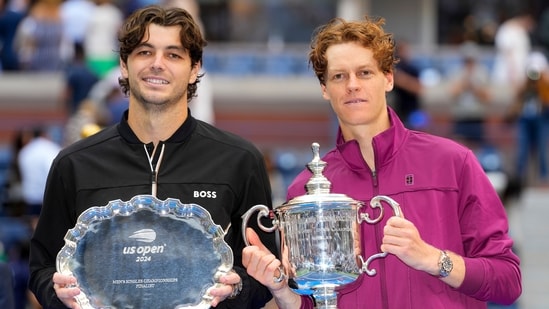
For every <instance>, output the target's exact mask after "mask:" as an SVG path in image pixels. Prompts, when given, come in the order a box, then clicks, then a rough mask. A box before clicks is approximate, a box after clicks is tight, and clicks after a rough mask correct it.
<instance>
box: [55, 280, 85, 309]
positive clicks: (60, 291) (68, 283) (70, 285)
mask: <svg viewBox="0 0 549 309" xmlns="http://www.w3.org/2000/svg"><path fill="white" fill-rule="evenodd" d="M53 289H54V290H55V294H56V295H57V298H59V300H61V301H62V302H63V304H65V306H67V308H71V309H80V305H78V303H77V302H76V299H75V298H74V297H75V296H76V295H78V294H80V289H79V288H78V287H77V282H76V278H75V277H74V276H70V275H63V274H61V273H59V272H56V273H54V274H53Z"/></svg>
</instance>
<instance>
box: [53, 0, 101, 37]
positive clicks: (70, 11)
mask: <svg viewBox="0 0 549 309" xmlns="http://www.w3.org/2000/svg"><path fill="white" fill-rule="evenodd" d="M94 8H95V3H94V2H92V1H91V0H64V1H63V3H62V4H61V19H62V21H63V29H64V31H65V36H66V37H67V38H68V39H69V40H71V42H72V43H76V44H83V43H84V37H85V35H86V31H87V29H88V22H89V19H90V16H91V14H90V13H91V12H93V9H94Z"/></svg>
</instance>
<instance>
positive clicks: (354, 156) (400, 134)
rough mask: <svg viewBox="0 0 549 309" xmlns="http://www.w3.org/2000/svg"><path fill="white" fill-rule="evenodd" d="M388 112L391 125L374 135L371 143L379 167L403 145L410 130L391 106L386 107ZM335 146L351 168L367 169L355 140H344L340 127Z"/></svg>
mask: <svg viewBox="0 0 549 309" xmlns="http://www.w3.org/2000/svg"><path fill="white" fill-rule="evenodd" d="M387 109H388V112H389V121H390V123H391V126H390V127H389V129H387V130H385V131H383V132H381V133H379V134H378V135H376V136H374V138H373V140H372V143H373V148H374V155H375V160H376V167H377V168H380V167H381V166H383V165H385V164H386V163H387V162H389V161H390V160H391V159H392V158H393V157H394V155H395V153H396V152H397V151H398V149H400V147H401V146H402V145H403V143H404V140H405V139H406V138H407V136H408V134H409V133H410V131H409V130H408V129H406V128H405V127H404V124H403V123H402V121H400V119H399V118H398V116H397V114H396V113H395V111H394V110H393V109H392V108H391V107H387ZM336 148H337V150H338V151H339V153H340V154H341V156H342V158H343V160H345V162H347V164H348V165H349V166H350V167H351V168H352V169H368V168H369V167H368V166H366V164H365V162H364V159H363V158H362V154H361V153H360V146H359V145H358V142H357V141H356V140H350V141H345V140H344V139H343V134H342V133H341V128H338V132H337V142H336Z"/></svg>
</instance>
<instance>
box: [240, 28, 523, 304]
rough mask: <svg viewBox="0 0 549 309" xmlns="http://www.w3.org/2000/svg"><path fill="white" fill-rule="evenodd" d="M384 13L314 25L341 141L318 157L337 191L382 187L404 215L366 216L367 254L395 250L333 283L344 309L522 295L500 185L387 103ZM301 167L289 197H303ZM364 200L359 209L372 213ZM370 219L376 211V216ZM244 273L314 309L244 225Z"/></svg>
mask: <svg viewBox="0 0 549 309" xmlns="http://www.w3.org/2000/svg"><path fill="white" fill-rule="evenodd" d="M383 24H384V20H383V19H378V20H373V19H369V18H366V19H365V20H362V21H356V22H348V21H345V20H342V19H335V20H333V21H331V22H329V23H328V24H326V25H324V26H322V27H321V28H319V30H318V32H317V33H316V37H315V39H314V40H313V42H312V45H311V46H312V49H311V51H310V53H309V61H310V63H311V65H312V67H313V69H314V71H315V73H316V76H317V77H318V79H319V81H320V87H321V90H322V95H323V97H324V98H325V99H326V100H328V101H330V103H331V105H332V108H333V110H334V111H335V113H336V115H337V117H338V121H339V132H338V138H337V143H336V146H335V148H333V149H332V150H330V151H329V152H328V153H327V154H326V155H325V156H324V157H323V158H322V160H323V161H325V162H326V163H327V166H326V168H325V170H324V172H323V174H324V175H325V176H326V177H327V178H328V179H329V180H330V181H331V183H332V188H331V192H332V193H343V194H346V195H348V196H350V197H352V198H353V199H355V200H359V201H362V202H364V203H365V204H366V203H368V202H369V201H370V199H371V198H372V197H374V196H376V195H386V196H389V197H391V198H392V199H394V200H395V201H397V202H398V203H399V204H400V207H401V209H402V213H403V214H404V218H402V217H397V216H393V217H390V216H384V218H383V220H382V222H380V223H378V224H375V225H370V224H361V227H360V233H361V236H362V237H361V240H362V243H361V247H362V250H361V252H362V255H363V258H364V259H366V258H367V257H368V256H369V255H371V254H373V253H377V252H379V251H383V252H387V253H389V255H388V256H387V257H386V258H384V259H376V260H375V261H373V262H372V264H371V265H370V267H371V268H375V269H376V270H377V274H376V275H375V276H368V275H361V276H359V277H358V279H357V280H356V281H354V282H353V283H350V284H348V285H346V286H343V287H342V288H340V289H339V290H338V308H340V309H342V308H394V309H406V308H410V309H412V308H413V309H416V308H445V309H451V308H464V309H465V308H467V309H476V308H486V307H487V303H488V302H495V303H500V304H512V303H513V302H515V301H516V300H517V298H518V297H519V296H520V294H521V292H522V287H521V272H520V268H519V264H520V261H519V258H518V257H517V256H516V255H515V254H514V253H513V251H512V246H513V241H512V239H511V238H510V237H509V235H508V220H507V216H506V213H505V210H504V207H503V205H502V202H501V200H500V199H499V197H498V195H497V193H496V191H495V190H494V188H493V186H492V185H491V183H490V181H489V180H488V178H487V177H486V175H485V173H484V171H483V169H482V168H481V166H480V165H479V163H478V161H477V159H476V157H475V155H474V154H473V153H472V152H471V151H470V150H469V149H467V148H465V147H463V146H461V145H459V144H457V143H455V142H453V141H451V140H448V139H445V138H441V137H437V136H434V135H429V134H426V133H423V132H416V131H412V130H408V129H406V128H405V127H404V126H403V124H402V122H401V121H400V119H398V117H397V115H396V114H395V113H394V111H393V110H392V109H391V108H390V107H388V106H387V102H386V93H387V92H389V91H391V90H392V89H393V85H394V75H393V74H394V71H393V70H394V65H395V64H396V62H397V61H398V59H395V58H394V56H393V55H394V53H393V52H394V42H393V38H392V36H391V35H390V34H388V33H386V32H384V30H383V27H382V26H383ZM310 177H311V172H310V171H308V170H304V171H303V172H302V173H301V174H299V175H298V176H297V178H296V179H295V180H294V182H293V183H292V184H291V185H290V187H289V189H288V196H287V198H288V200H290V199H292V198H294V197H296V196H300V195H303V194H306V191H305V184H306V182H307V181H308V180H309V179H310ZM366 208H368V207H363V208H361V211H362V209H364V210H363V211H366V212H371V209H370V208H368V209H366ZM371 215H372V214H371ZM248 239H249V241H250V243H251V244H252V246H249V247H247V248H245V249H244V251H243V264H244V266H245V267H247V271H248V273H249V274H250V275H251V276H253V277H254V278H256V279H257V280H258V281H260V282H261V283H262V284H264V285H265V286H267V287H268V288H269V289H270V291H271V293H272V294H273V296H274V301H275V302H276V304H277V305H278V307H279V308H283V309H287V308H288V309H289V308H313V306H314V304H313V300H312V299H311V298H309V297H306V296H301V295H299V294H297V293H296V292H294V290H292V289H291V288H290V287H289V285H288V282H287V280H283V281H282V282H276V280H273V278H276V277H278V276H279V275H280V274H279V271H278V268H279V266H281V265H282V264H281V262H280V260H278V259H277V258H276V257H275V255H273V254H272V253H271V252H269V251H268V250H266V249H265V248H264V247H263V246H262V244H261V242H259V241H258V240H257V239H256V237H255V235H254V233H253V232H251V231H248Z"/></svg>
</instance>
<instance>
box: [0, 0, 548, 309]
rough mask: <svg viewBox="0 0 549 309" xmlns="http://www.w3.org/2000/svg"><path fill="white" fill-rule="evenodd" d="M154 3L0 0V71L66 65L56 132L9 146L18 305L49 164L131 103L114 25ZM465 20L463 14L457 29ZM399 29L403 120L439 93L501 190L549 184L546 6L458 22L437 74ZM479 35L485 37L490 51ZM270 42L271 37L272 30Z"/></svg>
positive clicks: (9, 227)
mask: <svg viewBox="0 0 549 309" xmlns="http://www.w3.org/2000/svg"><path fill="white" fill-rule="evenodd" d="M159 1H163V3H164V4H165V5H167V6H181V7H184V8H186V9H187V10H189V11H190V12H191V13H192V14H193V16H195V17H196V18H197V19H198V20H199V21H200V22H201V20H200V6H199V5H198V3H197V2H195V1H190V0H159ZM155 2H157V1H155V0H132V1H127V2H124V3H120V2H116V1H115V0H93V1H92V0H0V73H3V72H5V73H13V72H62V74H63V76H64V91H63V103H64V106H65V107H66V112H67V121H66V124H65V127H64V128H63V132H62V135H61V136H62V138H61V139H59V138H55V136H52V134H51V133H52V132H51V131H50V130H49V128H47V127H44V126H42V124H37V125H36V126H35V127H32V128H22V129H21V130H20V131H19V132H18V133H17V134H16V135H15V136H14V138H13V143H12V144H11V145H10V150H11V157H10V158H11V160H10V163H11V164H10V166H9V167H8V172H7V175H8V176H7V182H6V184H5V191H6V192H7V193H6V194H5V197H4V200H3V201H1V202H2V205H0V266H4V264H7V265H9V268H10V269H11V273H12V275H13V280H12V282H11V285H12V286H13V288H14V290H15V292H16V293H15V297H14V299H13V300H11V301H12V302H14V304H15V305H14V308H17V309H25V308H39V307H38V306H37V305H36V303H35V301H34V298H33V296H32V295H29V294H28V292H27V289H26V280H27V278H28V267H27V264H26V263H27V260H26V259H27V257H28V240H29V237H30V235H31V233H32V230H33V225H34V221H35V219H36V217H37V215H38V214H39V212H40V204H41V194H42V192H43V190H44V184H45V178H46V177H47V172H48V168H49V165H50V164H51V161H52V160H53V157H55V155H56V154H57V152H58V151H59V150H60V149H62V147H64V146H66V145H68V144H71V143H73V142H75V141H77V140H79V139H81V138H83V137H85V136H88V135H90V134H93V133H95V132H97V130H99V129H100V128H101V127H104V126H107V125H110V124H113V123H116V122H118V120H119V119H120V117H122V115H123V112H124V111H125V110H126V108H127V104H128V101H127V98H126V97H125V96H124V94H123V93H122V92H121V91H120V88H119V85H118V76H119V71H118V56H117V53H116V51H117V45H118V43H117V31H118V28H119V27H120V25H121V24H122V21H123V19H124V18H125V17H126V16H127V15H128V14H129V13H131V12H132V11H133V10H134V9H135V8H138V7H141V6H144V5H146V4H150V3H155ZM237 9H238V8H237ZM240 9H241V10H244V8H240ZM244 11H245V10H244ZM244 22H245V20H243V24H242V25H243V26H244V25H245V24H244ZM466 25H467V20H464V29H467V27H466ZM205 32H206V38H208V37H207V35H208V33H207V31H205ZM396 37H397V39H398V40H397V42H396V44H397V50H398V53H399V57H400V63H399V64H398V66H397V70H396V72H395V85H396V87H395V90H394V91H393V93H391V94H390V95H391V98H390V102H391V105H392V106H393V107H394V108H395V110H396V111H397V112H398V113H399V115H400V116H401V118H402V120H403V121H404V122H405V124H406V125H407V126H408V127H410V128H413V129H417V130H426V129H427V128H428V126H429V123H430V117H431V116H430V115H429V113H428V111H427V110H428V109H427V108H426V107H425V102H426V101H429V98H431V97H432V96H433V93H438V94H439V95H438V96H436V95H435V96H436V97H437V100H438V101H444V104H446V106H447V110H448V111H449V113H448V114H449V115H451V119H449V120H450V122H451V129H450V132H449V134H451V136H452V137H453V138H455V139H456V140H459V141H460V142H462V143H464V144H466V145H468V146H469V147H471V148H472V149H474V150H475V151H476V153H477V155H478V158H479V160H480V162H481V163H482V165H483V167H484V168H485V170H486V172H487V173H488V174H489V176H490V178H491V179H492V180H493V184H494V186H495V187H496V188H497V189H498V192H500V194H501V196H502V198H504V199H505V198H509V197H510V196H513V195H516V194H518V193H519V192H520V189H521V188H522V187H523V186H525V185H539V186H547V187H549V174H548V173H549V172H548V166H547V164H548V163H547V160H548V158H547V147H548V143H549V65H548V62H549V61H548V57H549V8H547V9H545V10H544V11H543V12H541V14H532V12H531V11H521V12H518V13H517V14H515V15H514V16H509V18H507V19H506V20H504V21H502V22H501V23H500V24H499V25H498V27H497V30H496V31H495V32H494V33H493V36H492V37H491V39H490V40H486V37H485V35H483V36H482V40H481V39H479V36H478V34H477V35H472V33H471V32H467V31H465V30H464V32H463V37H462V38H461V40H460V42H459V44H458V45H456V47H455V53H456V54H457V55H458V57H457V58H456V59H457V61H456V63H454V65H453V66H452V67H451V68H447V69H448V72H444V73H445V74H443V75H442V76H441V77H440V76H439V78H440V80H439V79H437V78H438V77H437V78H434V77H433V75H432V74H430V73H432V72H431V71H430V70H429V67H426V66H424V65H422V64H421V61H420V58H419V57H417V55H416V54H414V50H413V42H411V41H410V40H408V39H407V38H400V37H399V36H398V34H397V36H396ZM275 41H276V40H275ZM486 41H490V42H493V46H490V47H489V49H488V50H489V52H486V50H487V49H486V48H485V47H486V44H485V43H486ZM275 43H276V42H275ZM269 44H274V43H273V40H272V38H271V40H270V41H269ZM303 56H305V55H303ZM206 70H207V68H206ZM311 77H312V75H311ZM212 87H214V85H211V80H210V79H209V76H208V75H207V74H206V75H205V77H204V79H203V80H202V82H201V84H200V86H199V88H198V96H197V98H195V100H199V102H191V105H190V106H191V112H192V115H193V116H195V117H196V118H199V119H201V120H204V121H207V122H209V123H215V113H214V110H213V102H212V101H213V98H212V97H213V96H212V91H213V89H212ZM440 98H442V99H440ZM501 102H504V104H501ZM496 110H497V111H498V113H496V114H494V111H496ZM502 110H503V112H502ZM494 115H497V116H494ZM494 122H496V123H498V124H499V125H500V127H502V128H510V130H509V132H512V133H513V134H516V135H515V136H514V141H516V147H514V148H513V149H514V150H515V151H516V153H514V154H512V155H511V156H510V158H511V162H510V163H508V162H506V159H507V158H508V157H509V156H506V155H508V154H503V153H502V150H501V149H499V148H498V143H497V142H494V141H493V140H491V139H490V134H488V130H489V129H488V125H489V124H492V123H494ZM266 160H267V161H268V163H269V164H268V166H269V167H270V172H272V177H273V178H272V179H273V191H274V192H276V193H277V194H276V196H274V197H273V198H274V199H275V205H276V204H280V203H282V202H283V200H284V194H285V190H284V188H281V187H280V186H282V187H283V186H284V183H285V182H284V181H281V180H280V179H279V178H280V176H279V175H277V174H279V173H280V172H281V170H283V169H284V166H282V167H280V166H277V163H279V161H277V158H274V157H271V154H270V153H266ZM299 167H300V168H301V166H299ZM282 172H284V171H282ZM286 174H287V173H286ZM286 174H284V176H285V177H291V175H290V176H288V175H286ZM277 184H279V185H277ZM13 218H17V220H11V219H13ZM0 270H2V269H0ZM2 276H3V275H2ZM3 278H4V277H2V279H1V280H0V281H2V280H4V279H3ZM0 287H1V285H0ZM2 293H3V291H0V308H10V307H4V306H3V305H2V301H4V300H3V299H2V297H1V296H2V295H3V294H2ZM6 301H9V300H6ZM10 309H11V308H10Z"/></svg>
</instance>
